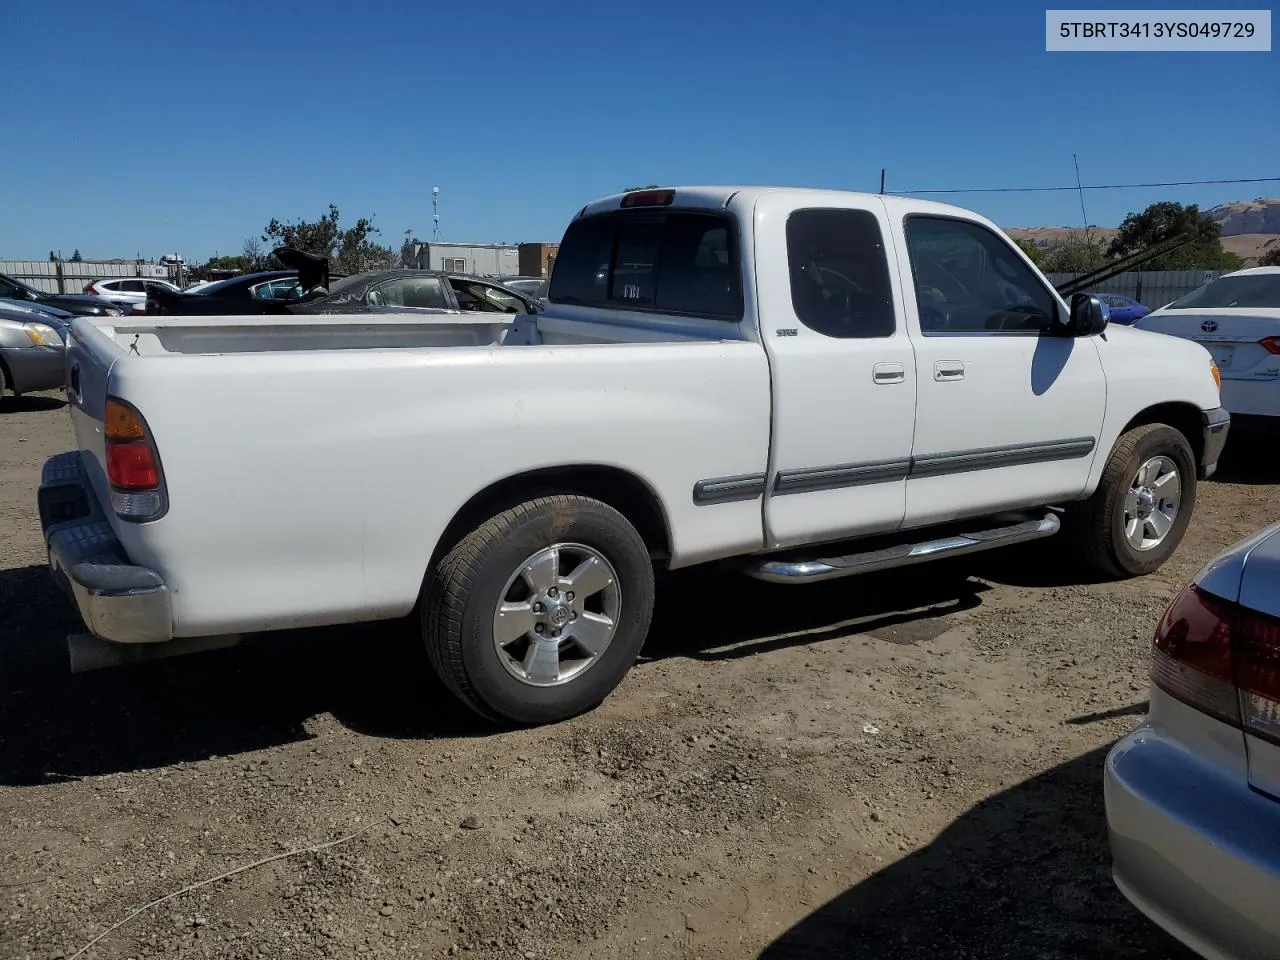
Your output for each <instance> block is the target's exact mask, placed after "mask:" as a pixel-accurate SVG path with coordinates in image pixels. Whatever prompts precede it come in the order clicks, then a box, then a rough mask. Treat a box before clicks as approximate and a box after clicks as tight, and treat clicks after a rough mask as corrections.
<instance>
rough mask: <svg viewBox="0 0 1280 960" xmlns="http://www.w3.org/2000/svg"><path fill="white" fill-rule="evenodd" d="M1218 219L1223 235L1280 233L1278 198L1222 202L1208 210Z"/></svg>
mask: <svg viewBox="0 0 1280 960" xmlns="http://www.w3.org/2000/svg"><path fill="white" fill-rule="evenodd" d="M1208 216H1209V218H1210V219H1211V220H1216V221H1218V225H1219V226H1221V227H1222V235H1223V236H1224V237H1240V236H1245V235H1247V234H1271V235H1280V200H1275V199H1273V200H1241V201H1239V202H1237V203H1222V204H1219V205H1218V206H1216V207H1214V208H1213V209H1212V210H1210V211H1208Z"/></svg>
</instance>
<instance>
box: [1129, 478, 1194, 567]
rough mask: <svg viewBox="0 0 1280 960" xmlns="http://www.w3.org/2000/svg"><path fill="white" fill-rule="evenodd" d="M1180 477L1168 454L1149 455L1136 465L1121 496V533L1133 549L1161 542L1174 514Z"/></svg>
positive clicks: (1180, 489)
mask: <svg viewBox="0 0 1280 960" xmlns="http://www.w3.org/2000/svg"><path fill="white" fill-rule="evenodd" d="M1181 503H1182V478H1181V477H1180V476H1179V475H1178V466H1177V464H1175V463H1174V462H1173V461H1172V460H1170V459H1169V458H1168V457H1152V458H1151V459H1150V460H1148V461H1147V462H1146V463H1144V464H1143V465H1142V466H1141V467H1139V468H1138V473H1137V475H1136V476H1135V477H1134V478H1133V483H1132V484H1130V485H1129V492H1128V493H1127V494H1125V498H1124V537H1125V539H1126V540H1127V541H1128V542H1129V546H1131V547H1132V548H1133V549H1135V550H1154V549H1155V548H1156V547H1158V546H1160V544H1162V543H1164V541H1165V539H1166V538H1167V537H1168V536H1169V531H1170V530H1172V529H1173V524H1174V521H1175V520H1176V519H1177V518H1178V508H1179V506H1180V505H1181Z"/></svg>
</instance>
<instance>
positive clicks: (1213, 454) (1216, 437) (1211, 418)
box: [1200, 407, 1231, 480]
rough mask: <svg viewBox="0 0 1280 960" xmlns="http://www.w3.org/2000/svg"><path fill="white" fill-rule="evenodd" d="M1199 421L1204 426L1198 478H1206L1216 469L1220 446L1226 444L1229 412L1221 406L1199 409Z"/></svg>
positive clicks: (1229, 428) (1229, 427)
mask: <svg viewBox="0 0 1280 960" xmlns="http://www.w3.org/2000/svg"><path fill="white" fill-rule="evenodd" d="M1200 422H1201V425H1202V426H1203V428H1204V447H1203V449H1204V453H1202V454H1201V455H1200V479H1201V480H1207V479H1208V478H1209V477H1211V476H1213V473H1214V471H1215V470H1217V469H1218V459H1219V458H1220V457H1221V456H1222V448H1223V447H1225V446H1226V445H1227V434H1228V433H1229V432H1230V431H1231V414H1230V413H1228V412H1227V411H1226V409H1224V408H1223V407H1216V408H1214V409H1213V410H1201V411H1200Z"/></svg>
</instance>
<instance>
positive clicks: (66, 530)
mask: <svg viewBox="0 0 1280 960" xmlns="http://www.w3.org/2000/svg"><path fill="white" fill-rule="evenodd" d="M38 504H39V509H40V526H41V527H43V528H44V537H45V545H46V547H47V549H48V553H49V569H50V570H51V571H52V573H53V577H54V579H55V580H56V581H57V582H58V584H59V586H61V587H62V588H63V590H64V591H66V593H67V594H68V595H69V596H70V597H71V599H72V600H73V601H74V603H75V605H76V609H77V610H79V612H80V618H81V619H82V620H84V623H85V626H86V627H88V628H89V632H90V633H92V634H93V635H94V636H95V637H99V638H101V639H103V640H111V641H113V642H115V643H163V642H165V641H167V640H172V639H173V612H172V609H171V604H170V595H169V588H168V587H167V586H166V585H165V582H164V579H163V578H162V577H161V576H160V574H158V573H156V571H154V570H151V569H149V568H147V567H141V566H138V565H137V564H134V563H131V562H130V561H129V558H128V556H127V555H126V553H125V551H124V548H123V547H122V546H121V545H120V541H119V540H118V539H117V538H116V535H115V532H114V531H113V530H112V529H111V524H110V523H109V522H108V521H107V518H106V516H105V515H104V513H103V511H102V506H101V505H100V504H99V503H98V500H97V497H96V496H95V494H94V492H93V488H92V486H91V485H90V483H89V480H88V477H87V476H86V475H85V470H84V465H83V462H82V460H81V456H80V453H79V451H74V450H73V451H71V452H69V453H60V454H58V455H57V456H55V457H51V458H50V459H49V460H47V461H45V464H44V469H43V471H42V472H41V476H40V491H39V494H38Z"/></svg>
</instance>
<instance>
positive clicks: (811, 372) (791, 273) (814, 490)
mask: <svg viewBox="0 0 1280 960" xmlns="http://www.w3.org/2000/svg"><path fill="white" fill-rule="evenodd" d="M814 196H815V200H814V202H812V203H807V202H805V201H804V200H803V199H801V200H799V201H797V199H796V197H795V195H794V194H781V193H779V194H776V195H774V194H765V195H764V196H762V197H761V198H760V199H759V200H758V201H757V204H756V211H755V237H756V238H757V239H756V242H757V249H756V255H755V262H756V264H757V277H758V280H757V295H758V297H759V301H760V302H759V304H758V308H759V316H760V334H761V337H762V339H763V341H764V345H765V349H766V350H767V351H768V354H769V362H770V369H771V373H772V377H773V397H774V401H773V402H774V407H773V439H772V447H771V450H770V469H769V481H768V489H767V494H766V499H765V531H766V537H767V542H768V543H769V545H771V546H775V547H779V546H789V545H795V544H802V543H809V542H814V541H819V540H835V539H840V538H844V537H848V536H853V535H856V534H867V533H879V532H883V531H889V530H894V529H896V528H897V527H898V526H900V525H901V523H902V518H903V513H904V510H905V495H906V477H907V472H908V469H909V466H910V455H911V436H912V429H913V426H914V420H915V393H916V374H915V363H914V360H913V357H912V348H911V340H910V337H909V336H908V333H907V329H906V324H905V323H904V322H903V292H902V289H901V286H900V281H899V278H898V276H897V274H896V272H895V271H893V270H891V269H890V266H889V263H890V260H889V257H888V254H887V251H886V247H887V246H888V244H889V242H890V241H889V239H888V237H889V229H888V222H887V219H886V216H885V210H884V204H883V203H882V202H881V201H880V200H879V199H878V198H874V197H865V198H858V197H854V196H847V195H840V194H815V195H814ZM817 198H821V199H817ZM783 264H786V267H787V268H786V270H782V269H779V267H781V265H783Z"/></svg>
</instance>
